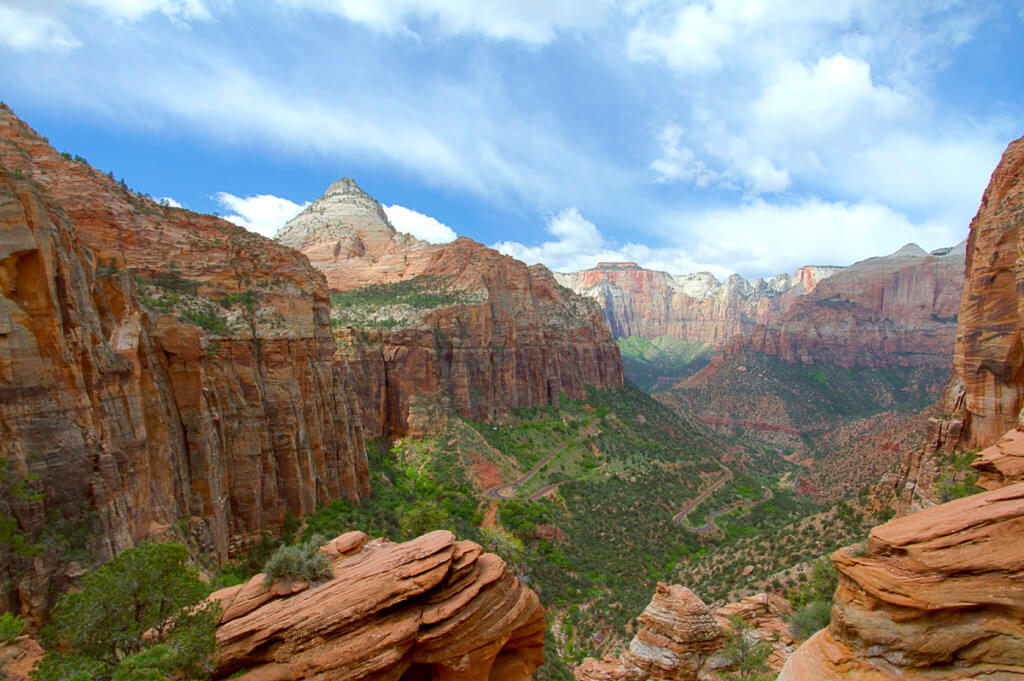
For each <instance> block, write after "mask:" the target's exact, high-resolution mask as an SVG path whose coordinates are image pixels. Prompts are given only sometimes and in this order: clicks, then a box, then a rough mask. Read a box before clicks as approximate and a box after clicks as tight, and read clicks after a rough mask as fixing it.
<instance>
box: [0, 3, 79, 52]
mask: <svg viewBox="0 0 1024 681" xmlns="http://www.w3.org/2000/svg"><path fill="white" fill-rule="evenodd" d="M80 44H81V43H80V42H79V41H78V38H76V37H75V36H74V34H73V33H72V32H71V30H70V29H69V28H68V27H67V26H65V25H64V24H63V23H62V22H61V21H59V20H58V19H57V18H55V17H53V16H48V15H47V14H44V13H41V12H37V11H33V9H31V7H26V8H21V7H17V6H12V5H0V45H4V46H6V47H8V48H10V49H12V50H17V51H32V50H41V51H53V52H67V51H69V50H73V49H75V48H76V47H78V46H79V45H80Z"/></svg>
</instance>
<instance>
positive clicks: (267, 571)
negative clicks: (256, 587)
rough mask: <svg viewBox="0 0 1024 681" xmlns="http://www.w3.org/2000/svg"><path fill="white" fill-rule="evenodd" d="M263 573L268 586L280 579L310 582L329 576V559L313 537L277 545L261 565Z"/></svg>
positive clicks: (316, 538) (317, 539) (317, 540)
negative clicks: (296, 542)
mask: <svg viewBox="0 0 1024 681" xmlns="http://www.w3.org/2000/svg"><path fill="white" fill-rule="evenodd" d="M263 575H264V577H263V583H264V584H266V585H268V586H269V585H270V584H273V583H274V582H276V581H278V580H282V579H301V580H304V581H307V582H309V583H310V584H312V583H313V582H318V581H320V580H323V579H328V578H330V577H331V561H330V559H329V558H328V557H327V554H325V553H320V541H319V538H318V537H313V538H312V539H310V540H309V541H306V542H302V543H301V544H293V545H291V546H281V547H279V548H278V549H277V550H276V551H274V555H272V556H270V560H268V561H267V563H266V565H264V566H263Z"/></svg>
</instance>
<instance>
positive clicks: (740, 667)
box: [722, 615, 772, 681]
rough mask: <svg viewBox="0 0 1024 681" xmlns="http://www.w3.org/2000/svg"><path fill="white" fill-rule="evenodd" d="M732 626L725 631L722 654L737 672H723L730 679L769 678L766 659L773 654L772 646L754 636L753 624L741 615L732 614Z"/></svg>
mask: <svg viewBox="0 0 1024 681" xmlns="http://www.w3.org/2000/svg"><path fill="white" fill-rule="evenodd" d="M729 624H730V628H729V629H727V630H726V632H725V642H724V645H723V646H722V654H723V655H724V656H725V659H726V661H727V662H728V664H729V667H730V668H731V669H735V670H736V671H735V672H732V673H727V674H723V677H724V678H725V679H728V680H730V681H731V680H732V679H750V680H754V679H759V678H768V677H767V676H766V674H767V672H768V671H769V669H768V665H767V664H765V661H766V660H767V659H768V656H769V655H771V652H772V648H771V646H770V645H768V643H767V642H765V641H759V640H758V639H757V638H755V637H754V636H753V633H752V632H751V626H750V625H749V624H747V622H746V620H744V619H743V618H742V617H740V616H739V615H730V617H729Z"/></svg>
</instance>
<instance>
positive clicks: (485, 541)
mask: <svg viewBox="0 0 1024 681" xmlns="http://www.w3.org/2000/svg"><path fill="white" fill-rule="evenodd" d="M480 545H481V546H483V547H484V550H486V551H490V552H491V553H496V554H498V555H499V556H501V557H502V559H503V560H504V561H505V562H506V563H508V564H509V565H510V566H513V567H514V566H516V565H518V564H519V563H520V562H521V561H522V560H523V556H525V555H526V549H525V548H523V542H521V541H520V540H519V538H518V537H516V536H515V535H514V534H512V533H511V532H509V531H508V530H506V529H505V528H503V527H483V528H480Z"/></svg>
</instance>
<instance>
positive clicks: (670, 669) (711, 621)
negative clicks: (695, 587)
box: [574, 583, 723, 681]
mask: <svg viewBox="0 0 1024 681" xmlns="http://www.w3.org/2000/svg"><path fill="white" fill-rule="evenodd" d="M637 619H638V621H639V622H640V629H639V630H638V631H637V634H636V636H635V637H634V638H633V640H632V641H631V642H630V644H629V647H628V648H627V649H626V650H625V651H623V653H622V655H621V656H619V657H618V658H612V657H606V658H605V659H604V660H595V659H593V658H587V659H586V660H584V661H583V663H582V664H581V665H579V666H578V667H576V669H575V670H574V674H575V676H576V678H577V679H578V680H579V681H646V680H647V679H652V680H655V681H688V680H690V679H699V678H705V677H706V673H707V671H708V670H709V669H710V668H711V667H712V666H713V665H714V663H712V662H711V658H712V656H713V655H714V654H715V653H716V652H717V651H718V650H720V649H721V648H722V641H723V638H722V629H721V627H720V626H719V624H718V622H717V621H716V620H715V617H714V616H713V615H712V614H711V611H710V610H708V607H707V606H706V605H704V602H703V601H701V600H700V598H699V597H698V596H697V595H696V594H695V593H693V592H692V591H690V590H689V589H687V588H686V587H684V586H680V585H678V584H672V585H667V584H664V583H659V584H658V587H657V591H656V592H655V594H654V598H652V599H651V602H650V604H649V605H648V606H647V607H646V608H644V611H643V613H641V615H640V616H639V617H638V618H637ZM717 666H719V667H720V666H721V661H718V663H717Z"/></svg>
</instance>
